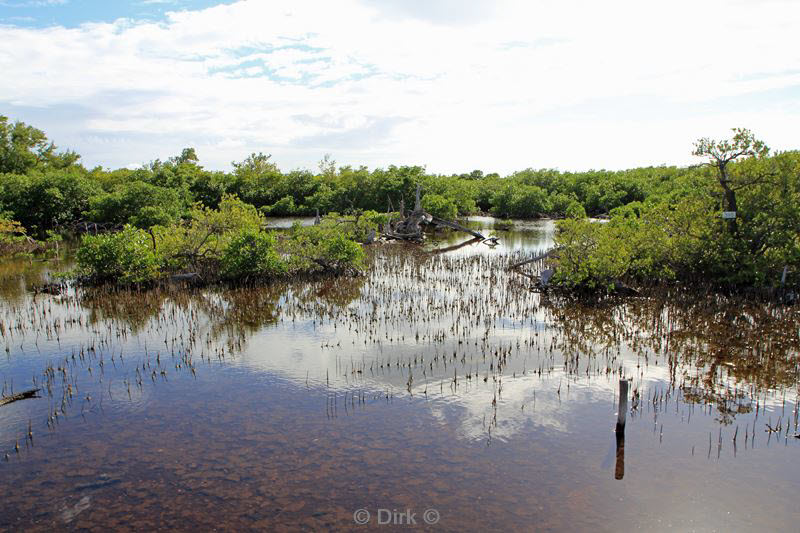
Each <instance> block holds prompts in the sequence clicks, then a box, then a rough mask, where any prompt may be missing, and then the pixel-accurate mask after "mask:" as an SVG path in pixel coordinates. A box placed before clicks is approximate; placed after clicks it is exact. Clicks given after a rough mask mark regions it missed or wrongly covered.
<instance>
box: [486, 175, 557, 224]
mask: <svg viewBox="0 0 800 533" xmlns="http://www.w3.org/2000/svg"><path fill="white" fill-rule="evenodd" d="M493 201H494V206H493V207H492V213H493V214H495V215H496V216H500V217H512V218H535V217H541V216H545V215H546V214H547V213H548V212H549V211H550V207H551V204H550V199H549V198H548V196H547V191H546V190H544V189H542V188H541V187H538V186H536V185H524V184H518V183H510V184H508V185H507V186H506V187H505V188H504V189H502V190H501V191H500V192H498V193H497V194H496V195H495V197H494V198H493Z"/></svg>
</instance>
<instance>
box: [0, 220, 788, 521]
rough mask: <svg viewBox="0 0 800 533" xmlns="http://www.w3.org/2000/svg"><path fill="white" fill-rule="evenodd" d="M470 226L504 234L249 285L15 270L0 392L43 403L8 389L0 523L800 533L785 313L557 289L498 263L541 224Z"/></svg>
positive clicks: (527, 247)
mask: <svg viewBox="0 0 800 533" xmlns="http://www.w3.org/2000/svg"><path fill="white" fill-rule="evenodd" d="M470 224H471V225H473V227H475V228H476V229H479V230H480V231H482V232H484V233H485V234H492V233H493V234H496V235H497V236H498V237H499V238H500V243H499V244H498V245H497V246H495V247H490V246H488V245H486V244H483V243H480V242H477V241H474V240H471V239H470V238H469V236H467V237H464V236H462V235H459V234H454V233H448V234H442V235H440V236H439V238H437V239H435V242H432V243H430V244H428V245H426V246H425V247H423V248H422V249H420V248H415V247H412V246H408V245H404V244H388V245H379V246H374V247H373V248H372V249H371V251H370V261H371V264H372V268H371V270H370V273H369V274H368V275H367V276H364V277H361V278H353V279H337V280H327V281H317V282H304V283H287V284H276V285H274V286H271V287H266V288H260V289H252V288H249V289H246V288H245V289H236V290H220V289H215V290H184V289H179V288H175V289H173V290H164V291H157V292H156V291H152V292H148V293H135V292H124V293H109V292H105V291H82V292H80V293H77V294H76V293H73V292H70V293H68V294H66V295H62V296H53V295H45V294H38V295H34V294H32V293H31V292H30V291H29V290H27V289H29V288H30V287H31V286H32V285H33V284H35V283H37V282H40V281H41V280H42V279H43V277H46V273H47V271H48V269H54V268H55V269H57V268H58V267H57V266H55V267H54V266H52V265H49V264H47V263H41V262H37V263H30V262H25V261H12V262H7V263H6V264H5V265H3V267H2V269H0V273H2V274H3V276H2V279H3V281H2V282H0V294H2V297H3V304H2V307H0V321H2V324H1V325H2V328H0V329H1V330H2V342H3V344H4V346H5V350H6V356H5V357H3V358H0V378H2V381H3V383H4V389H3V390H4V394H6V395H7V394H10V392H11V390H12V387H13V391H14V392H19V391H21V390H25V389H29V388H32V387H34V386H36V387H42V388H43V394H42V397H41V398H38V399H28V400H23V401H19V402H16V403H13V404H9V405H5V406H0V450H1V451H0V459H2V455H4V454H5V453H8V460H7V461H3V462H0V471H1V472H2V478H0V479H2V482H1V483H2V487H3V489H4V494H5V495H6V496H5V498H4V499H3V500H2V502H1V503H0V527H1V528H3V529H14V530H19V529H26V530H27V529H31V530H37V529H38V530H51V529H53V528H56V529H90V530H98V531H100V530H103V531H105V530H108V529H109V528H115V529H131V530H152V529H178V530H189V529H201V530H207V529H210V528H217V529H225V530H256V529H262V530H263V529H269V530H273V529H287V530H319V529H331V528H335V529H363V526H359V525H358V524H357V523H356V521H355V519H356V518H359V519H362V518H365V517H366V515H365V514H363V513H361V512H359V513H357V514H355V516H354V513H356V512H357V511H359V510H362V509H365V510H367V511H368V512H369V513H370V515H369V522H368V524H369V525H370V526H373V527H377V526H379V525H381V524H380V522H381V521H387V520H388V521H390V522H391V521H394V522H395V523H397V522H399V521H401V520H400V519H401V513H402V512H405V511H406V510H410V511H411V512H412V513H415V516H414V519H415V520H416V522H417V527H419V528H431V529H434V528H435V529H444V530H500V529H509V528H514V529H524V530H531V529H542V530H576V529H577V530H584V529H592V530H615V529H616V530H619V529H623V530H630V529H634V528H641V529H667V528H672V529H678V530H687V529H692V530H700V531H704V530H720V529H725V530H764V529H787V528H792V527H793V525H794V524H795V515H796V513H795V512H794V505H795V500H796V489H797V479H800V466H798V461H797V457H798V453H800V439H796V438H794V435H795V434H796V433H797V432H798V428H797V422H798V411H797V387H798V353H799V350H800V339H798V335H800V331H798V325H800V322H799V321H798V314H797V311H796V310H795V309H791V308H782V307H778V306H772V305H764V304H758V303H754V302H742V301H737V302H730V301H726V300H724V299H722V298H702V299H698V298H697V297H691V296H689V295H686V294H683V293H680V292H673V293H671V294H664V295H659V296H654V297H651V298H647V299H645V298H639V299H634V300H628V301H624V302H613V301H612V302H605V303H603V304H598V305H594V306H588V305H579V304H577V303H575V302H567V301H563V300H559V299H554V298H547V297H545V296H543V295H540V294H538V293H535V292H532V291H531V290H530V287H529V285H530V282H529V280H528V279H527V278H526V277H523V276H519V275H517V274H513V273H509V272H507V271H506V270H505V268H504V267H505V266H507V265H508V264H510V263H512V262H514V261H516V260H519V259H521V258H523V257H525V256H530V255H534V254H536V253H537V251H541V250H543V249H546V248H547V247H548V246H549V245H550V244H551V243H552V234H553V224H552V222H549V221H537V222H528V223H518V224H516V225H515V227H514V228H513V229H512V230H510V231H501V230H495V229H494V224H495V222H494V220H493V219H489V218H475V219H473V220H471V221H470ZM620 377H624V378H628V379H630V380H631V381H630V387H631V391H632V392H631V398H630V403H629V405H628V408H629V409H628V411H627V424H626V427H625V431H624V439H623V441H624V442H622V443H618V441H617V438H616V437H615V433H614V425H615V421H616V411H617V401H618V397H617V390H618V386H619V380H620ZM34 380H35V382H34ZM29 427H30V430H31V433H32V435H33V437H32V439H31V438H28V437H27V433H28V430H29ZM768 427H769V428H772V429H775V430H776V431H768V430H767V428H768ZM778 428H780V429H778ZM734 435H735V436H736V439H735V440H734ZM618 444H622V446H618ZM15 445H18V446H19V451H16V450H15ZM428 510H431V511H429V512H427V513H426V511H428ZM394 511H396V513H395V512H394ZM437 517H438V520H437ZM425 518H428V521H429V522H433V521H436V524H435V526H431V525H429V524H426V522H425Z"/></svg>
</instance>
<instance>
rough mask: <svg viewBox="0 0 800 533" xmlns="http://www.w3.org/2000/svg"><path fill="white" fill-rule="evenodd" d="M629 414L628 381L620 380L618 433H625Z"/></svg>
mask: <svg viewBox="0 0 800 533" xmlns="http://www.w3.org/2000/svg"><path fill="white" fill-rule="evenodd" d="M627 413H628V380H627V379H621V380H619V411H617V433H619V432H620V431H625V418H626V415H627Z"/></svg>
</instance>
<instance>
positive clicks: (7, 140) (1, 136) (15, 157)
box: [0, 115, 80, 174]
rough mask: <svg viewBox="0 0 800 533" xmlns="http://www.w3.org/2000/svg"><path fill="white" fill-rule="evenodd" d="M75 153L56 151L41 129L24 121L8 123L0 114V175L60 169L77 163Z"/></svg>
mask: <svg viewBox="0 0 800 533" xmlns="http://www.w3.org/2000/svg"><path fill="white" fill-rule="evenodd" d="M79 158H80V156H78V155H77V154H76V153H75V152H70V151H67V152H64V153H60V154H59V153H56V146H55V145H54V144H53V143H52V142H49V141H48V140H47V136H46V135H45V134H44V132H43V131H42V130H39V129H36V128H34V127H33V126H28V125H27V124H25V123H24V122H15V123H14V124H11V123H9V121H8V117H5V116H2V115H0V174H4V173H8V174H26V173H28V172H30V171H32V170H35V169H46V168H53V169H64V168H68V167H70V166H71V165H74V164H75V163H77V161H78V159H79Z"/></svg>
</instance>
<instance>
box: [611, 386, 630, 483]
mask: <svg viewBox="0 0 800 533" xmlns="http://www.w3.org/2000/svg"><path fill="white" fill-rule="evenodd" d="M627 414H628V380H627V379H621V380H619V411H618V412H617V431H616V433H617V464H616V468H614V479H622V478H623V477H624V476H625V419H626V418H627Z"/></svg>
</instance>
